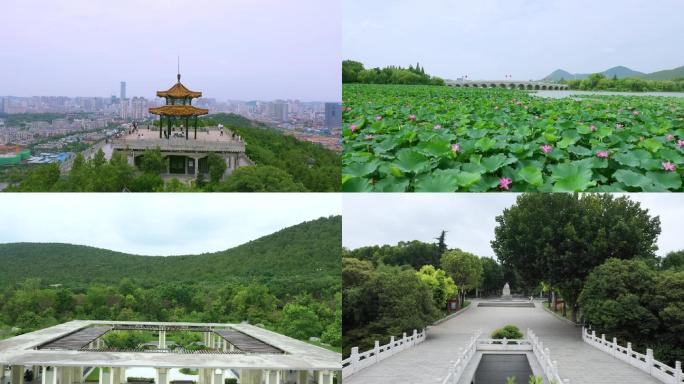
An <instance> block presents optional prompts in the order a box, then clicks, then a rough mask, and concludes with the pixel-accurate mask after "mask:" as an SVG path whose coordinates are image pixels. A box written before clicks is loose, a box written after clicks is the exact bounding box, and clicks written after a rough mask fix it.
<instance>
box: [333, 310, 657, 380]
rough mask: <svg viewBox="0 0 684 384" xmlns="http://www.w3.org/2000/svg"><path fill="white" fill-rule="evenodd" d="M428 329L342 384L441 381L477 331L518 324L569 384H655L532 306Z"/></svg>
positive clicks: (468, 315)
mask: <svg viewBox="0 0 684 384" xmlns="http://www.w3.org/2000/svg"><path fill="white" fill-rule="evenodd" d="M471 305H473V307H472V308H470V309H469V310H467V311H465V312H464V313H462V314H461V315H459V316H456V317H455V318H453V319H451V320H449V321H446V322H444V323H442V324H439V325H437V326H434V327H430V328H429V330H428V334H427V339H426V340H425V341H424V342H423V343H421V344H419V345H417V346H415V347H413V348H410V349H407V350H405V351H402V352H400V353H398V354H396V355H394V356H392V357H390V358H388V359H386V360H383V361H381V362H380V363H378V364H375V365H373V366H370V367H368V368H366V369H364V370H361V371H360V372H357V373H356V374H354V375H352V376H351V377H348V378H346V379H344V383H345V384H390V383H393V384H401V383H406V384H415V383H441V382H442V380H444V378H445V377H446V375H447V373H448V368H449V366H450V364H449V362H450V361H452V360H455V358H454V356H455V355H456V353H457V352H458V349H459V348H463V347H464V346H465V344H466V342H467V340H468V339H469V338H470V336H471V335H472V334H473V333H474V332H475V330H477V329H480V330H482V332H483V335H482V336H481V337H483V338H487V337H489V334H491V332H492V331H493V330H494V329H496V328H499V327H502V326H504V325H506V324H514V325H517V326H518V327H519V328H520V329H521V330H522V331H523V332H524V331H525V330H526V329H527V328H530V329H532V330H533V331H534V332H535V334H536V335H537V336H538V337H539V338H540V340H541V341H542V342H543V343H544V346H545V347H548V348H549V349H550V352H551V358H552V359H553V360H557V361H558V369H559V373H560V376H561V377H562V378H563V379H570V384H608V383H610V384H614V383H624V384H658V383H660V382H659V381H657V380H656V379H654V378H652V377H651V376H649V375H647V374H645V373H644V372H642V371H640V370H638V369H636V368H634V367H632V366H630V365H628V364H626V363H624V362H622V361H620V360H617V359H615V358H613V357H612V356H610V355H608V354H607V353H604V352H602V351H599V350H598V349H596V348H594V347H592V346H590V345H589V344H586V343H585V342H583V341H582V337H581V332H582V330H581V328H579V327H576V326H574V325H572V324H570V323H568V322H566V321H563V320H561V319H558V318H556V317H555V316H554V315H552V314H550V313H548V312H546V311H545V310H544V309H543V308H541V304H537V306H536V307H535V308H501V307H477V302H476V301H475V302H473V303H472V304H471Z"/></svg>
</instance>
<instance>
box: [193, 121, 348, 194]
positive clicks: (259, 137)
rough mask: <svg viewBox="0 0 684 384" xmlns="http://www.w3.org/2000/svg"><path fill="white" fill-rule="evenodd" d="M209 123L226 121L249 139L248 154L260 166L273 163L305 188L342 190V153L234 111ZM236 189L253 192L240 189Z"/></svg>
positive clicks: (214, 123) (327, 190) (272, 164)
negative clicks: (280, 130)
mask: <svg viewBox="0 0 684 384" xmlns="http://www.w3.org/2000/svg"><path fill="white" fill-rule="evenodd" d="M205 123H206V124H209V125H216V124H223V125H225V126H226V127H229V128H230V129H232V130H234V131H235V132H237V134H239V135H240V136H242V137H243V138H244V139H245V141H246V143H247V146H246V152H247V156H249V158H250V159H251V160H252V161H254V163H255V164H256V165H257V167H263V166H271V167H275V168H278V169H280V170H281V171H282V172H284V173H286V174H287V175H289V176H290V177H291V182H292V183H295V184H297V185H300V186H303V187H304V188H300V189H299V190H301V191H311V192H337V191H339V190H340V180H342V176H341V167H342V166H341V160H340V155H339V154H337V153H335V152H334V151H331V150H329V149H326V148H324V147H322V146H320V145H318V144H313V143H309V142H305V141H300V140H297V139H296V138H294V137H292V136H287V135H284V134H282V133H281V132H279V131H277V130H275V129H272V128H269V127H267V126H266V125H264V124H261V123H257V122H254V121H251V120H249V119H246V118H244V117H242V116H239V115H235V114H232V113H231V114H226V113H219V114H216V115H210V116H208V117H207V118H206V119H205ZM245 170H247V169H245ZM234 176H235V175H234ZM240 176H242V175H240ZM240 176H239V177H240ZM243 178H245V177H243ZM288 184H289V183H288ZM234 190H235V191H236V192H249V191H247V190H245V191H243V190H240V189H239V188H234ZM288 191H290V190H288Z"/></svg>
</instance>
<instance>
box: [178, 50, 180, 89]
mask: <svg viewBox="0 0 684 384" xmlns="http://www.w3.org/2000/svg"><path fill="white" fill-rule="evenodd" d="M178 82H179V83H180V55H178Z"/></svg>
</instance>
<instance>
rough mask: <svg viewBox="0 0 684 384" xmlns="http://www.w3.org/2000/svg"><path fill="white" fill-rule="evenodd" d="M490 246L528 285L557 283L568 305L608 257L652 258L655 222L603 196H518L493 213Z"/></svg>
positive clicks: (623, 200) (624, 200)
mask: <svg viewBox="0 0 684 384" xmlns="http://www.w3.org/2000/svg"><path fill="white" fill-rule="evenodd" d="M496 221H497V223H498V225H497V227H496V228H495V230H494V234H495V238H494V240H493V241H492V248H493V249H494V252H495V253H496V255H497V257H498V259H499V260H501V262H502V263H503V265H504V266H506V265H508V266H511V267H513V268H514V269H515V270H516V272H517V273H518V274H519V275H520V276H521V277H522V278H523V280H525V282H527V283H528V284H529V285H531V286H534V285H537V284H538V283H539V282H541V281H545V282H547V283H549V284H551V285H552V286H554V287H558V289H559V290H560V292H561V294H562V296H563V299H565V301H566V302H567V303H568V305H569V306H570V307H572V308H573V318H574V319H575V320H576V313H577V298H578V296H579V293H580V292H581V290H582V287H583V285H584V279H585V278H586V277H587V275H589V273H590V272H591V270H593V269H594V268H595V267H596V266H598V265H600V264H601V263H603V261H605V260H607V259H608V258H619V259H632V258H645V259H649V260H651V261H653V260H655V259H654V257H655V250H656V248H657V246H656V239H657V236H658V234H659V233H660V220H659V218H658V217H651V216H650V215H649V214H648V211H647V210H645V209H642V208H641V206H640V205H639V203H637V202H633V201H631V200H629V198H628V197H624V196H623V197H613V196H612V195H609V194H601V195H599V194H588V195H583V196H579V195H578V194H565V193H553V194H552V193H537V194H524V195H521V196H519V197H518V198H517V200H516V203H515V204H514V205H513V206H512V207H510V208H507V209H505V210H504V212H503V213H502V214H501V215H499V216H497V217H496Z"/></svg>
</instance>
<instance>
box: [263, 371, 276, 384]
mask: <svg viewBox="0 0 684 384" xmlns="http://www.w3.org/2000/svg"><path fill="white" fill-rule="evenodd" d="M263 375H264V384H275V383H273V382H272V381H271V371H270V370H269V369H264V371H263Z"/></svg>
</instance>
